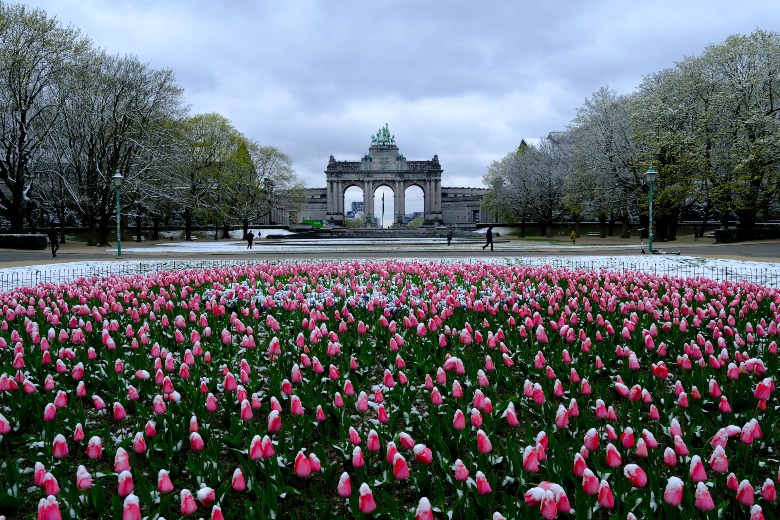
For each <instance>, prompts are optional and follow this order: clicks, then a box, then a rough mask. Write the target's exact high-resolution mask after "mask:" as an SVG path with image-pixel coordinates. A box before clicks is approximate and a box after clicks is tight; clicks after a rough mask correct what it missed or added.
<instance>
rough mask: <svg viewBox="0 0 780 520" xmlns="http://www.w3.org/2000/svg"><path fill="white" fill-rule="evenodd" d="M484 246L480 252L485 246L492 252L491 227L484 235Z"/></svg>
mask: <svg viewBox="0 0 780 520" xmlns="http://www.w3.org/2000/svg"><path fill="white" fill-rule="evenodd" d="M485 240H487V242H485V245H484V246H482V250H483V251H484V250H485V248H486V247H487V246H490V250H491V251H492V250H493V226H490V227H489V228H488V230H487V233H485Z"/></svg>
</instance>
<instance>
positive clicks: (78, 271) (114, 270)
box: [0, 260, 257, 292]
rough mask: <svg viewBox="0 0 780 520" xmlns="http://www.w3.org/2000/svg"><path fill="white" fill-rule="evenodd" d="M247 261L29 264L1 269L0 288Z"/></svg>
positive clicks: (218, 266)
mask: <svg viewBox="0 0 780 520" xmlns="http://www.w3.org/2000/svg"><path fill="white" fill-rule="evenodd" d="M251 263H257V262H256V261H252V260H197V261H182V260H170V261H156V262H155V261H147V262H112V263H105V264H97V265H84V266H80V267H76V268H50V269H35V266H30V267H28V268H26V269H25V270H23V269H17V270H11V271H10V272H5V273H4V272H0V292H7V291H11V290H13V289H16V288H18V287H32V286H35V285H38V284H39V283H52V284H57V283H64V282H72V281H76V280H80V279H82V278H91V277H94V276H97V277H102V276H112V275H116V276H124V275H136V274H148V273H156V272H160V271H177V270H184V269H207V268H212V269H213V268H225V267H232V266H236V265H247V264H251Z"/></svg>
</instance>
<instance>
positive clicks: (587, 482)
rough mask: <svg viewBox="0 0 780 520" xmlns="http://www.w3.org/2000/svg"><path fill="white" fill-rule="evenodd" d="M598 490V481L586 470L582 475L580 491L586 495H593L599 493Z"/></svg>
mask: <svg viewBox="0 0 780 520" xmlns="http://www.w3.org/2000/svg"><path fill="white" fill-rule="evenodd" d="M599 489H600V484H599V479H597V478H596V476H595V475H594V474H593V472H592V471H591V470H590V469H587V468H586V469H585V471H583V473H582V490H583V491H585V493H586V494H588V495H595V494H597V493H599Z"/></svg>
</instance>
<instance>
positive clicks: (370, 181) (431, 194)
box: [325, 125, 443, 226]
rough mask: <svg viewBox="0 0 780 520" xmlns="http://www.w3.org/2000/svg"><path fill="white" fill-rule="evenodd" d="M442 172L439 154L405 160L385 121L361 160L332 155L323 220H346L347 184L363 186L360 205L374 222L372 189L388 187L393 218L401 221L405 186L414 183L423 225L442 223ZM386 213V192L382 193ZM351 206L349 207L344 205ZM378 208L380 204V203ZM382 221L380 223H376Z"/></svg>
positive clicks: (328, 170) (327, 176) (335, 221)
mask: <svg viewBox="0 0 780 520" xmlns="http://www.w3.org/2000/svg"><path fill="white" fill-rule="evenodd" d="M441 174H442V169H441V166H440V165H439V157H438V156H436V155H434V156H433V159H432V160H430V161H408V160H407V159H406V157H404V155H403V154H402V153H400V151H399V150H398V146H396V144H395V136H392V135H391V134H390V131H389V130H388V128H387V125H385V126H384V128H381V129H380V130H379V132H377V134H376V135H375V136H373V137H372V139H371V147H370V148H369V149H368V153H367V154H366V155H364V156H363V158H362V159H361V160H360V161H336V159H335V158H334V157H333V156H332V155H331V156H330V160H329V161H328V167H327V169H326V170H325V175H326V179H327V184H328V186H327V202H328V210H327V214H326V216H325V218H326V220H328V221H329V222H331V223H333V224H336V225H344V223H345V220H344V218H345V207H344V200H345V199H344V196H343V195H344V193H345V191H346V190H347V188H349V187H351V186H357V187H359V188H360V189H362V190H363V209H364V212H365V215H366V224H367V225H369V226H373V225H374V218H375V217H377V216H378V215H377V207H376V206H377V204H376V200H375V193H376V192H377V190H379V188H380V187H381V186H386V187H388V188H389V189H390V190H391V191H392V193H393V195H394V197H393V210H392V214H393V220H392V222H393V223H394V224H395V225H398V224H399V222H400V223H403V219H404V214H405V213H406V189H407V188H409V187H410V186H417V187H418V188H419V189H420V190H422V193H423V200H424V203H423V209H422V213H423V225H426V226H434V225H437V224H441V223H442V222H443V220H442V211H441ZM385 197H386V198H385V204H386V205H385V214H386V215H387V214H388V213H389V209H388V208H387V202H388V201H387V194H386V193H385ZM347 209H350V208H347ZM378 209H379V211H380V212H381V211H382V209H381V205H380V206H379V208H378ZM379 225H381V223H380V224H379Z"/></svg>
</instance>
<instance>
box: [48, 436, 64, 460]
mask: <svg viewBox="0 0 780 520" xmlns="http://www.w3.org/2000/svg"><path fill="white" fill-rule="evenodd" d="M51 453H52V455H54V457H55V458H58V459H62V458H65V457H67V456H68V442H67V441H66V440H65V436H64V435H62V434H58V435H57V436H56V437H54V441H53V442H52V447H51Z"/></svg>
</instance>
